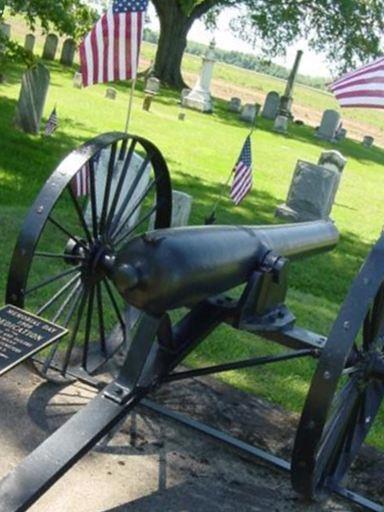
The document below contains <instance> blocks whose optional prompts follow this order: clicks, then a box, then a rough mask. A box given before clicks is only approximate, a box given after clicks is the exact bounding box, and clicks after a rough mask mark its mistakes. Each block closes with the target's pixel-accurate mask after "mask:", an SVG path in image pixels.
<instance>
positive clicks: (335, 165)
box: [317, 149, 347, 204]
mask: <svg viewBox="0 0 384 512" xmlns="http://www.w3.org/2000/svg"><path fill="white" fill-rule="evenodd" d="M317 164H318V165H321V166H322V167H325V168H326V169H329V170H331V171H334V172H336V173H338V176H339V179H338V181H337V183H336V182H335V187H334V190H333V197H332V198H331V199H330V201H332V204H333V203H334V202H335V199H336V194H337V191H338V189H339V185H340V181H341V176H342V174H343V171H344V168H345V166H346V165H347V159H346V158H345V157H344V156H343V155H342V154H341V153H340V152H339V151H335V150H334V149H331V150H330V151H323V152H322V153H321V155H320V158H319V161H318V162H317Z"/></svg>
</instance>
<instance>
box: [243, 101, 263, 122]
mask: <svg viewBox="0 0 384 512" xmlns="http://www.w3.org/2000/svg"><path fill="white" fill-rule="evenodd" d="M259 110H260V105H259V104H258V103H246V104H245V105H244V106H243V108H242V111H241V113H240V119H241V120H242V121H245V122H246V123H254V122H255V120H256V117H257V114H258V112H259Z"/></svg>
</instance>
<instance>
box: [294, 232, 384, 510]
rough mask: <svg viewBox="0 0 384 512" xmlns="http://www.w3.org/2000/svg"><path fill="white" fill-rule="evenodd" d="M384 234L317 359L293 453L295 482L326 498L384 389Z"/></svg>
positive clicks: (347, 464)
mask: <svg viewBox="0 0 384 512" xmlns="http://www.w3.org/2000/svg"><path fill="white" fill-rule="evenodd" d="M383 262H384V236H382V237H381V238H380V240H379V241H378V242H377V244H376V245H375V246H374V248H373V249H372V251H371V253H370V254H369V256H368V258H367V260H366V261H365V263H364V265H363V267H362V269H361V270H360V272H359V274H358V275H357V277H356V278H355V280H354V282H353V284H352V286H351V288H350V290H349V292H348V295H347V297H346V299H345V301H344V303H343V305H342V307H341V310H340V312H339V315H338V317H337V319H336V321H335V323H334V325H333V327H332V330H331V332H330V335H329V338H328V341H327V343H326V345H325V347H324V349H323V352H322V354H321V357H320V359H319V362H318V366H317V370H316V372H315V375H314V377H313V379H312V383H311V386H310V390H309V393H308V396H307V399H306V402H305V405H304V409H303V412H302V416H301V420H300V423H299V428H298V431H297V435H296V440H295V445H294V450H293V458H292V476H291V478H292V483H293V487H294V488H295V490H296V491H297V492H299V493H300V494H303V495H304V496H306V497H307V498H311V499H319V500H321V499H325V498H326V497H327V496H328V494H329V493H330V492H331V491H332V490H335V489H336V488H337V487H338V486H339V484H340V483H341V481H342V479H343V478H344V476H345V475H346V472H347V471H348V469H349V467H350V466H351V464H352V462H353V461H354V459H355V457H356V456H357V454H358V452H359V449H360V447H361V445H362V443H363V442H364V439H365V438H366V436H367V434H368V432H369V430H370V428H371V426H372V424H373V421H374V419H375V416H376V415H377V413H378V410H379V408H380V404H381V402H382V399H383V394H384V382H383V381H384V356H383V348H384V264H383Z"/></svg>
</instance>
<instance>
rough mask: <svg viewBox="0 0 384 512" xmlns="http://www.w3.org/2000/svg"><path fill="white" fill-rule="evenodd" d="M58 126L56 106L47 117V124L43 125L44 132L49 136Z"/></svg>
mask: <svg viewBox="0 0 384 512" xmlns="http://www.w3.org/2000/svg"><path fill="white" fill-rule="evenodd" d="M58 126H59V119H58V117H57V112H56V107H54V109H53V110H52V112H51V115H50V116H49V118H48V121H47V124H46V125H45V130H44V134H45V135H46V136H47V137H49V136H50V135H52V133H53V132H54V131H55V130H56V129H57V127H58Z"/></svg>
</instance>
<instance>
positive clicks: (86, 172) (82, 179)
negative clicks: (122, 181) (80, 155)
mask: <svg viewBox="0 0 384 512" xmlns="http://www.w3.org/2000/svg"><path fill="white" fill-rule="evenodd" d="M99 160H100V153H96V155H94V156H93V157H92V159H91V161H92V162H93V166H94V169H95V170H96V166H97V164H98V162H99ZM89 179H90V164H89V162H87V163H86V164H85V165H83V167H82V168H81V169H80V171H79V172H78V173H76V175H75V176H74V177H73V178H72V181H71V189H72V192H73V194H74V196H75V197H78V198H80V197H84V196H87V195H88V194H89V192H90V189H91V185H90V182H89Z"/></svg>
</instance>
